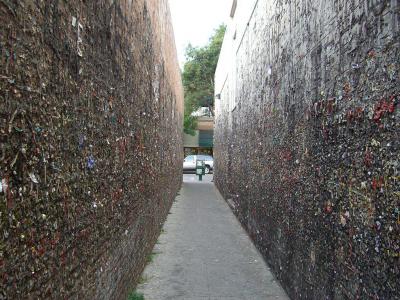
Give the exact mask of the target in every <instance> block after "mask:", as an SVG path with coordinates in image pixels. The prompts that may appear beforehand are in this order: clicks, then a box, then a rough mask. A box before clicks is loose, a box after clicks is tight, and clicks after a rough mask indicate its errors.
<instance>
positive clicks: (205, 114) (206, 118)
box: [183, 107, 214, 156]
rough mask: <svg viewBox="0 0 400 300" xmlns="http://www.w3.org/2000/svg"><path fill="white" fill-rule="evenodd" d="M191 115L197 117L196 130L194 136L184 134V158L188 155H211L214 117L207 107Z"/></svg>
mask: <svg viewBox="0 0 400 300" xmlns="http://www.w3.org/2000/svg"><path fill="white" fill-rule="evenodd" d="M192 115H194V116H197V117H198V120H197V129H196V134H195V135H194V136H192V135H190V134H186V133H185V134H184V137H183V147H184V152H185V156H186V155H190V154H200V153H204V154H210V155H212V154H213V146H214V144H213V138H214V117H213V115H212V113H211V111H210V110H209V108H208V107H201V108H200V109H199V110H197V111H196V112H194V113H193V114H192Z"/></svg>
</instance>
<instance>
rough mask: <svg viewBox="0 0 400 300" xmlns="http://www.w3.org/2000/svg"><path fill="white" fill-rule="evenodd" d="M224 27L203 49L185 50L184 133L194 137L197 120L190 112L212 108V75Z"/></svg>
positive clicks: (190, 46)
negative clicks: (206, 107)
mask: <svg viewBox="0 0 400 300" xmlns="http://www.w3.org/2000/svg"><path fill="white" fill-rule="evenodd" d="M225 29H226V27H225V25H221V26H220V27H219V28H218V29H216V30H215V33H214V35H213V36H212V37H211V38H210V41H209V43H208V45H206V46H204V47H193V46H192V45H190V44H189V45H188V47H187V48H186V59H187V61H186V63H185V65H184V67H183V73H182V79H183V87H184V90H185V118H184V132H185V133H187V134H191V135H194V134H195V130H196V126H197V118H196V117H193V116H191V114H192V112H194V111H196V110H197V109H198V108H200V107H202V106H208V107H209V108H210V110H211V111H213V107H214V74H215V69H216V68H217V63H218V58H219V53H220V51H221V46H222V41H223V39H224V35H225Z"/></svg>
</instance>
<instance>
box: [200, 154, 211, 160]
mask: <svg viewBox="0 0 400 300" xmlns="http://www.w3.org/2000/svg"><path fill="white" fill-rule="evenodd" d="M197 159H199V160H213V158H212V157H211V156H209V155H198V157H197Z"/></svg>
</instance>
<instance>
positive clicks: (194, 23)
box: [169, 0, 233, 68]
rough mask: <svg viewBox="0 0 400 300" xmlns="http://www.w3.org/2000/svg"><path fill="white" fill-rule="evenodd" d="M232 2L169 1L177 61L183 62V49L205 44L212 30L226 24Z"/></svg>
mask: <svg viewBox="0 0 400 300" xmlns="http://www.w3.org/2000/svg"><path fill="white" fill-rule="evenodd" d="M232 1H233V0H169V6H170V9H171V15H172V24H173V27H174V32H175V42H176V48H177V51H178V60H179V64H180V66H181V68H182V67H183V64H184V62H185V49H186V46H187V45H188V44H189V43H191V44H192V46H195V47H201V46H204V45H206V44H207V42H208V40H209V38H210V37H211V36H212V34H213V33H214V29H216V28H218V26H219V25H220V24H222V23H225V24H226V23H227V22H226V20H227V19H228V17H229V13H230V10H231V6H232Z"/></svg>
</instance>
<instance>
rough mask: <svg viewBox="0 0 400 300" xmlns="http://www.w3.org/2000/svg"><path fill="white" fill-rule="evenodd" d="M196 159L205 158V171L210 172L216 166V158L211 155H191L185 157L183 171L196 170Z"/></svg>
mask: <svg viewBox="0 0 400 300" xmlns="http://www.w3.org/2000/svg"><path fill="white" fill-rule="evenodd" d="M196 160H203V161H204V164H205V172H206V174H209V173H210V172H211V171H212V170H213V168H214V158H213V157H212V156H210V155H204V154H199V155H189V156H186V157H185V160H184V161H183V171H195V170H196Z"/></svg>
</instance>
